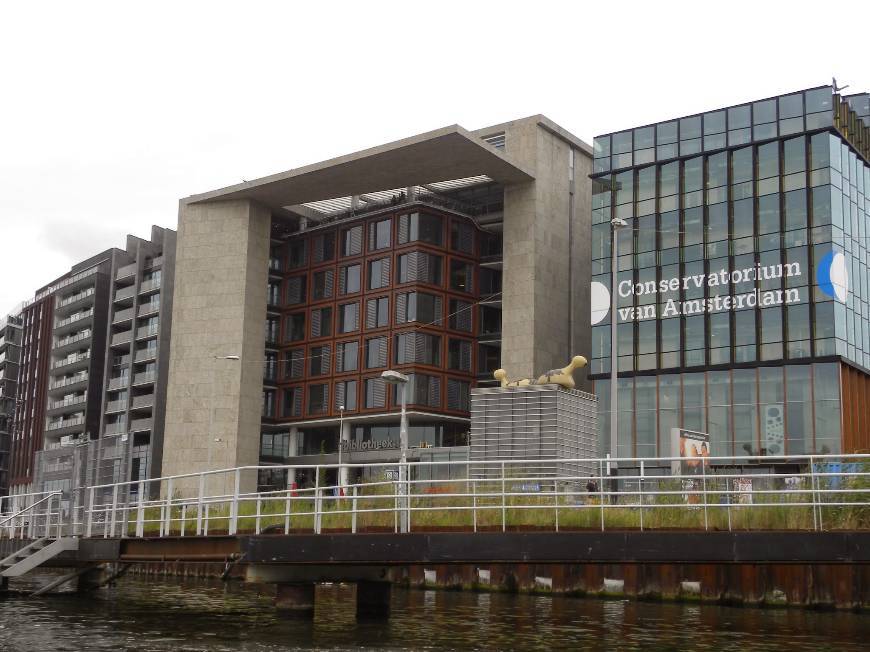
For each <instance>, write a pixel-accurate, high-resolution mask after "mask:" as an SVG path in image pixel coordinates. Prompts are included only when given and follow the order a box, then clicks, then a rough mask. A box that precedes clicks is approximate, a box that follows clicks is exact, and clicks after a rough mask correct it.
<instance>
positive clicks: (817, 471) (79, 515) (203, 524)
mask: <svg viewBox="0 0 870 652" xmlns="http://www.w3.org/2000/svg"><path fill="white" fill-rule="evenodd" d="M704 459H705V460H706V463H701V462H698V463H697V464H696V465H695V466H687V461H686V460H685V459H681V458H675V457H665V458H654V459H651V458H643V459H641V458H620V459H617V460H611V459H559V460H546V459H532V460H504V461H502V460H495V461H477V460H474V461H468V460H464V461H457V460H451V461H421V462H407V463H405V464H400V463H398V462H390V463H386V462H384V463H376V464H359V463H349V464H342V465H341V467H340V468H339V465H337V464H321V465H295V466H244V467H238V468H234V469H221V470H216V471H209V472H203V473H189V474H184V475H175V476H167V477H163V478H154V479H148V480H135V481H128V482H120V483H115V484H103V485H94V486H90V487H87V488H85V489H84V490H81V492H80V496H81V497H80V499H78V501H77V504H76V505H75V507H74V508H73V509H72V510H71V517H70V527H71V528H72V529H73V531H74V532H77V533H80V534H83V535H84V536H102V537H118V536H121V537H126V536H138V537H142V536H191V535H194V536H196V535H199V536H203V535H208V534H210V533H211V534H218V533H228V534H230V535H234V534H238V533H241V532H253V533H260V532H262V531H263V530H264V529H266V528H269V529H270V530H273V529H279V530H281V531H283V532H286V533H289V532H314V533H321V532H324V531H327V530H328V531H330V532H334V531H345V532H351V533H355V532H360V531H393V532H397V533H398V532H409V531H415V530H419V529H422V530H426V531H432V530H438V529H446V530H451V531H453V530H457V529H459V530H466V531H468V532H469V533H471V532H479V531H493V530H495V531H507V530H524V529H531V530H536V531H564V530H588V529H595V530H598V529H600V530H606V529H640V530H645V529H662V528H668V529H686V530H701V531H711V530H720V531H721V530H727V531H731V530H747V529H752V530H764V529H768V530H783V529H794V530H810V531H812V530H816V531H818V530H831V529H870V455H804V456H790V457H788V458H771V457H759V456H742V457H727V458H726V457H717V458H714V457H707V458H704ZM616 463H618V466H619V469H618V471H619V473H618V475H610V474H609V470H610V469H611V466H615V465H616ZM590 469H591V472H590ZM261 473H263V474H266V475H268V476H269V477H271V478H275V477H278V476H282V477H283V476H284V474H289V475H291V476H292V475H295V477H296V478H297V479H299V480H300V481H302V479H303V478H305V480H304V482H303V484H305V486H304V487H301V488H300V487H298V486H296V484H295V483H291V487H290V488H285V486H286V483H287V480H286V479H282V487H281V488H275V489H268V488H264V489H263V490H260V491H257V490H256V487H257V483H258V478H259V476H260V474H261ZM339 476H340V477H341V479H342V481H341V482H339V481H338V477H339ZM264 477H265V476H264ZM264 484H265V483H264Z"/></svg>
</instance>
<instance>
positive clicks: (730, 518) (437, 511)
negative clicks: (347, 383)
mask: <svg viewBox="0 0 870 652" xmlns="http://www.w3.org/2000/svg"><path fill="white" fill-rule="evenodd" d="M725 482H726V481H725V480H720V479H716V478H715V477H710V476H708V478H707V489H708V492H709V493H708V494H707V504H706V505H704V498H703V496H701V495H698V494H693V493H692V492H693V490H692V489H686V488H683V485H682V483H681V482H680V481H678V480H666V479H663V480H661V481H659V482H658V483H657V486H656V491H657V492H659V493H657V494H656V495H649V487H648V486H647V487H645V491H646V492H647V494H646V495H643V496H641V495H638V494H634V495H630V494H625V493H623V494H620V495H619V496H618V497H617V503H616V504H611V503H610V502H609V498H608V497H607V496H604V500H605V504H604V505H603V506H602V504H601V500H600V497H599V495H597V494H588V493H586V492H585V491H583V490H581V489H576V490H574V491H573V492H572V493H566V492H565V491H564V488H560V489H561V491H560V492H559V493H558V494H557V495H553V493H550V494H546V493H539V492H536V493H521V492H520V491H518V490H516V491H513V493H514V495H507V496H505V497H504V498H502V496H501V495H500V492H501V486H502V483H501V482H497V483H493V484H491V485H487V484H484V483H482V482H478V483H477V485H476V487H475V488H474V490H473V491H474V492H475V494H476V495H475V496H473V497H472V496H458V495H455V494H470V493H472V485H471V483H469V482H465V481H453V482H451V483H449V484H444V483H438V484H435V483H432V484H430V485H428V486H427V485H425V484H418V485H415V487H414V495H412V497H411V498H410V507H411V531H414V530H415V529H416V530H422V529H425V530H428V531H435V530H439V529H441V530H447V531H449V530H469V531H470V530H473V529H475V528H476V529H478V530H501V529H502V527H505V528H506V529H508V530H517V529H529V530H535V529H546V530H552V529H555V528H556V525H557V522H558V528H559V529H560V530H584V529H590V530H592V529H596V530H597V529H601V527H602V520H603V526H604V529H606V530H613V529H616V530H619V529H640V528H643V529H650V530H655V529H686V530H704V529H709V530H729V529H730V530H813V529H816V528H817V527H821V528H822V529H825V530H862V529H870V506H868V503H870V478H867V477H853V478H850V479H848V480H847V481H845V482H844V483H843V484H842V485H840V486H839V487H836V488H830V487H828V489H827V491H822V492H820V493H818V492H817V494H816V497H817V498H818V499H819V500H821V501H822V502H825V503H835V504H830V505H823V506H821V507H817V508H815V510H814V508H813V507H812V506H811V505H809V504H806V503H811V502H813V492H812V491H811V490H806V489H804V490H800V491H794V490H792V491H787V490H782V489H779V490H774V489H768V490H762V492H761V493H759V490H758V489H756V493H754V494H753V496H752V499H753V501H754V504H749V503H746V502H741V501H746V500H747V498H746V496H747V494H745V493H744V494H741V493H739V492H729V491H725V490H724V488H725V487H726V485H725ZM700 489H701V486H700V484H697V485H696V487H695V489H694V491H700ZM717 489H722V491H719V492H717V491H716V490H717ZM822 489H824V487H822ZM834 489H836V492H834ZM544 490H545V491H546V488H544ZM357 491H358V494H359V495H358V497H357V498H356V499H354V498H351V497H342V498H336V497H334V496H331V495H330V496H326V495H324V496H322V498H321V499H320V511H321V521H320V527H321V530H330V531H348V532H349V531H351V529H352V522H353V514H352V512H353V511H354V509H356V512H357V513H356V529H357V530H358V531H379V530H380V531H383V530H387V531H392V530H393V529H394V528H396V527H397V516H396V513H395V511H394V508H395V505H396V498H395V496H393V491H394V489H393V486H392V484H390V483H373V484H370V485H360V486H359V487H358V489H357ZM507 491H508V492H509V493H510V492H511V491H512V488H511V486H510V484H508V486H507ZM550 491H552V487H551V488H550ZM764 491H767V492H768V493H764ZM429 492H431V493H429ZM180 502H181V500H180V499H174V501H173V503H174V506H173V507H172V509H171V525H170V534H173V535H178V534H181V529H182V526H183V528H184V533H185V535H195V534H196V527H197V506H196V504H192V505H187V506H186V507H184V508H182V507H181V506H180V505H179V503H180ZM354 502H355V503H356V506H355V508H354ZM759 503H764V504H759ZM836 503H846V504H836ZM861 503H863V504H861ZM288 505H289V511H290V518H289V529H290V531H294V532H311V531H313V530H314V526H315V515H314V512H315V509H316V508H315V500H314V498H313V496H312V493H311V491H308V492H304V491H299V492H296V494H295V495H290V496H289V500H288V495H287V494H286V493H281V494H279V495H277V496H274V497H270V498H261V499H260V501H259V506H258V505H257V501H256V500H255V499H254V500H250V501H246V502H243V503H242V504H241V507H240V509H239V516H238V530H239V532H255V531H256V530H257V529H258V528H257V521H258V520H259V530H260V531H261V532H262V531H263V530H266V529H267V528H270V527H272V528H277V529H278V531H283V528H284V526H285V524H287V523H288V519H287V516H286V513H287V511H288ZM474 508H476V509H474ZM207 512H208V518H207V521H208V523H207V530H208V532H209V533H213V534H217V533H225V532H227V531H228V529H229V526H230V518H229V515H230V511H229V505H228V504H220V505H212V506H210V507H208V510H207ZM814 512H815V513H814ZM258 513H259V517H258V516H257V514H258ZM205 514H206V510H205V509H204V510H203V520H204V521H205V520H206V518H205ZM136 517H137V513H136V510H135V508H134V509H131V510H129V511H128V513H127V527H128V532H129V533H130V534H131V535H132V534H134V533H135V527H136V524H135V522H136ZM118 518H119V521H123V516H122V515H120V514H119V515H118ZM161 518H165V507H164V508H161V507H148V508H146V509H145V510H144V520H145V523H144V531H145V534H146V535H148V534H156V533H157V532H159V530H160V523H159V520H160V519H161ZM121 527H122V525H121V523H120V522H119V524H118V529H119V531H120V529H121Z"/></svg>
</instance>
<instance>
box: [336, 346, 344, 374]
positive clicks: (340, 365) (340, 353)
mask: <svg viewBox="0 0 870 652" xmlns="http://www.w3.org/2000/svg"><path fill="white" fill-rule="evenodd" d="M344 346H345V345H344V344H337V345H336V346H335V371H336V372H340V371H344Z"/></svg>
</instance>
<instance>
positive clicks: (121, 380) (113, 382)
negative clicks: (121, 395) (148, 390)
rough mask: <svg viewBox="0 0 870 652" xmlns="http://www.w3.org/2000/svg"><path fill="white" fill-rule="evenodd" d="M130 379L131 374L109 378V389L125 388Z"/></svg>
mask: <svg viewBox="0 0 870 652" xmlns="http://www.w3.org/2000/svg"><path fill="white" fill-rule="evenodd" d="M129 380H130V376H127V375H124V376H115V377H114V378H109V390H110V391H114V390H116V389H124V388H125V387H127V384H128V382H129Z"/></svg>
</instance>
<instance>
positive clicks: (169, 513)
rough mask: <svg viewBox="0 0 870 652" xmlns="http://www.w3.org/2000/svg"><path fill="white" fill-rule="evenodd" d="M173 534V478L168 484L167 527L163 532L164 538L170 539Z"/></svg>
mask: <svg viewBox="0 0 870 652" xmlns="http://www.w3.org/2000/svg"><path fill="white" fill-rule="evenodd" d="M171 534H172V478H169V482H168V483H167V484H166V526H165V528H164V530H163V536H166V537H168V536H169V535H171Z"/></svg>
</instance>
